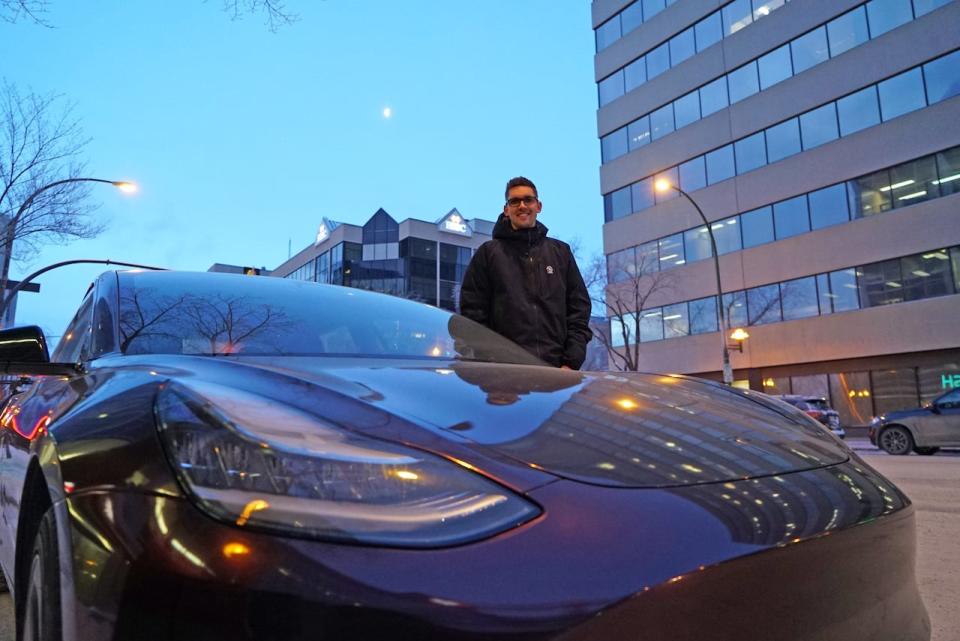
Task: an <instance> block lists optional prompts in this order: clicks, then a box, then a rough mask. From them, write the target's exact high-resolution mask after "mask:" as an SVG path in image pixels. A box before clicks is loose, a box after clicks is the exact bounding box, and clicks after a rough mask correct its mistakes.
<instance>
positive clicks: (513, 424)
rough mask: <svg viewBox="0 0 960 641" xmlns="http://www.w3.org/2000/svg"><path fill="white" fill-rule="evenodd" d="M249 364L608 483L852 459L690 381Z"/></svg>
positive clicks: (485, 369) (637, 483)
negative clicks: (365, 400)
mask: <svg viewBox="0 0 960 641" xmlns="http://www.w3.org/2000/svg"><path fill="white" fill-rule="evenodd" d="M243 362H244V363H245V364H248V365H260V366H262V367H264V368H267V369H270V370H271V371H277V372H282V373H284V374H285V375H287V376H289V377H291V378H292V379H295V380H308V381H311V382H313V383H315V384H316V385H320V386H324V387H330V388H331V389H337V390H339V391H341V393H344V394H350V395H351V396H353V397H354V398H357V399H363V398H366V399H367V400H368V402H369V403H370V405H372V406H374V407H376V408H381V409H383V410H384V411H385V412H388V413H389V414H391V415H393V416H397V417H400V418H402V419H405V420H406V421H408V422H410V423H413V424H416V425H419V426H422V427H424V428H426V429H428V430H430V431H431V432H433V433H434V434H438V435H444V436H447V437H448V438H451V439H457V440H462V439H467V440H469V441H470V442H471V443H473V444H475V446H476V448H477V450H480V451H485V452H496V453H497V454H500V455H506V456H509V457H510V458H512V459H514V460H517V461H519V462H522V463H524V464H526V465H531V466H535V467H536V468H538V469H543V470H545V471H547V472H550V473H554V474H557V475H560V476H563V477H566V478H572V479H577V480H581V481H585V482H589V483H596V484H601V485H614V486H628V487H668V486H675V485H693V484H699V483H712V482H717V481H727V480H735V479H742V478H754V477H759V476H769V475H773V474H778V473H788V472H791V471H799V470H806V469H813V468H817V467H821V466H824V465H831V464H835V463H840V462H843V461H845V460H847V456H848V450H846V449H845V448H844V447H843V446H842V445H840V444H839V443H838V442H837V441H836V439H834V438H833V437H832V436H830V435H829V434H827V433H826V432H825V431H824V430H823V428H822V427H820V426H819V425H818V424H817V423H816V422H814V421H812V420H810V419H809V417H806V416H805V415H803V414H802V413H799V412H798V413H796V414H795V415H789V414H784V413H780V412H779V411H777V410H776V409H775V406H773V405H765V404H763V402H761V401H760V400H759V399H758V400H757V401H754V400H752V399H751V398H749V397H742V396H741V395H740V394H737V393H732V392H731V391H729V390H726V389H722V388H716V387H713V386H710V385H706V384H704V383H701V382H698V381H695V380H693V379H685V378H674V377H667V376H657V375H643V374H639V375H629V374H622V375H621V374H617V375H614V374H586V373H581V372H572V371H566V370H557V369H551V368H542V367H528V366H521V365H499V364H489V363H466V362H449V363H446V364H444V365H443V366H436V367H422V366H412V365H410V364H408V365H407V366H405V367H387V366H383V365H381V366H374V367H367V366H365V364H364V363H357V362H349V361H344V360H339V361H334V360H329V359H310V358H291V359H286V360H284V361H283V362H279V361H277V360H276V359H272V360H271V361H265V360H261V359H245V360H244V361H243ZM292 384H294V385H296V383H292ZM271 393H274V392H271ZM299 402H301V403H305V402H307V401H304V400H303V399H301V400H300V401H299ZM355 427H360V426H355ZM360 429H363V430H364V431H366V432H368V433H370V434H377V433H382V432H381V431H378V430H377V429H376V428H373V429H364V428H360ZM386 435H387V436H393V437H405V438H412V439H415V438H416V435H415V434H386Z"/></svg>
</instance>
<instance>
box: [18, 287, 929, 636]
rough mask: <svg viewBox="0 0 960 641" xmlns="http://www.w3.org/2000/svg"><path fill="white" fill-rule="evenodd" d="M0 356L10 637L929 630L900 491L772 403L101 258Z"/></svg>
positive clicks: (456, 325) (426, 312) (449, 328)
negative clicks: (76, 293)
mask: <svg viewBox="0 0 960 641" xmlns="http://www.w3.org/2000/svg"><path fill="white" fill-rule="evenodd" d="M0 370H5V371H9V372H13V373H17V374H20V375H26V376H31V377H34V381H33V383H32V384H31V385H30V386H29V387H28V388H27V389H25V390H23V391H21V392H20V393H18V394H16V395H15V396H14V397H13V398H12V399H11V400H10V402H9V403H8V405H7V406H6V408H5V410H4V412H3V415H2V417H0V497H2V501H0V510H2V514H0V568H2V571H3V574H4V575H5V576H6V577H7V578H8V579H9V586H10V589H11V591H12V593H13V597H14V605H15V612H16V625H17V627H18V630H19V632H18V634H19V636H18V638H25V639H44V640H50V639H54V640H60V639H65V640H68V641H74V640H86V639H141V638H149V639H151V640H171V639H203V640H204V641H217V640H226V639H229V640H231V641H240V640H253V639H257V640H261V641H264V640H272V639H284V640H286V641H293V640H297V639H318V638H323V639H338V640H340V641H351V640H364V641H369V640H370V639H391V640H406V639H416V640H424V639H430V640H431V641H451V640H457V641H471V640H474V641H479V640H487V639H491V640H497V641H521V640H522V641H547V640H553V639H560V638H562V639H564V640H566V641H588V640H596V639H609V640H611V641H616V640H619V639H638V638H641V637H642V638H648V639H678V640H679V639H705V638H709V639H712V640H736V641H766V640H768V639H778V640H779V641H814V640H816V641H867V640H870V641H873V640H876V639H898V640H901V641H927V640H928V639H929V635H930V622H929V618H928V616H927V613H926V610H925V608H924V605H923V602H922V600H921V598H920V594H919V591H918V589H917V585H916V578H915V574H914V541H915V538H914V537H915V523H914V518H915V515H914V510H913V508H912V506H911V504H910V501H909V499H908V498H907V497H906V496H905V495H904V494H903V493H902V492H900V491H899V490H898V489H897V488H896V487H895V486H894V485H893V484H892V483H890V481H889V480H887V479H886V478H884V477H883V476H882V475H880V474H879V473H877V472H876V471H875V470H873V469H872V468H870V467H869V466H868V465H867V464H866V463H865V462H864V461H863V460H862V459H860V458H859V457H858V456H857V455H856V454H855V453H854V452H852V451H851V450H849V449H848V448H847V447H846V446H845V445H844V444H843V443H841V442H839V441H838V440H837V439H835V438H833V437H832V436H831V435H830V434H828V433H827V432H826V431H824V430H823V429H821V428H820V426H819V425H818V424H816V423H815V422H814V421H813V420H812V419H811V417H810V416H808V415H806V414H804V413H802V412H799V411H797V410H796V409H794V408H792V407H790V406H788V405H786V404H784V403H781V402H779V401H774V400H771V399H770V398H769V397H767V396H766V395H764V394H758V393H754V392H751V391H749V390H738V389H735V388H732V387H726V386H723V385H720V384H719V383H714V382H709V381H703V380H698V379H694V378H688V377H683V376H664V375H656V374H637V373H621V372H597V373H589V372H577V371H570V370H561V369H558V368H552V367H548V366H546V365H545V364H544V363H542V362H540V361H538V360H537V359H535V358H533V357H532V356H530V355H529V354H527V353H526V352H525V351H523V350H522V349H520V348H519V347H517V346H516V345H514V344H513V343H511V342H509V341H507V340H506V339H504V338H503V337H501V336H499V335H498V334H495V333H493V332H491V331H489V330H487V329H486V328H484V327H482V326H480V325H478V324H476V323H473V322H472V321H470V320H467V319H465V318H463V317H461V316H457V315H455V314H450V313H449V312H446V311H444V310H441V309H438V308H434V307H430V306H427V305H423V304H420V303H415V302H412V301H409V300H403V299H400V298H395V297H390V296H386V295H382V294H375V293H371V292H365V291H359V290H356V289H350V288H344V287H335V286H330V285H318V284H316V283H308V282H302V281H295V280H287V279H277V278H267V277H256V276H239V275H230V274H216V273H199V274H191V273H176V272H119V273H117V272H107V273H105V274H103V275H102V276H100V277H99V278H98V279H97V281H96V282H95V283H94V285H93V286H92V287H91V289H90V290H89V292H88V293H87V295H86V297H85V298H84V299H83V302H82V303H81V305H80V308H79V311H78V312H77V314H76V316H75V317H74V319H73V321H72V322H71V323H70V325H69V326H68V327H67V329H66V331H64V334H63V338H62V339H61V341H60V344H59V346H58V347H57V348H56V350H55V351H54V352H53V355H52V358H48V357H47V347H46V341H45V337H44V335H43V332H42V331H40V330H39V329H38V328H35V327H33V328H30V327H28V328H17V329H11V330H7V331H4V332H0ZM877 558H882V559H884V562H883V563H877V562H876V559H877ZM852 586H870V589H869V590H863V589H846V588H852ZM838 589H842V591H843V598H837V590H838ZM745 594H746V595H748V596H746V597H745V596H744V595H745ZM878 613H882V616H878Z"/></svg>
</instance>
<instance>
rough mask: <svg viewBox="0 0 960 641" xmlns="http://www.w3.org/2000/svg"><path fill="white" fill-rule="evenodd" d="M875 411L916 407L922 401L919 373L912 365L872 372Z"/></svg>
mask: <svg viewBox="0 0 960 641" xmlns="http://www.w3.org/2000/svg"><path fill="white" fill-rule="evenodd" d="M870 379H871V389H872V396H873V404H874V408H873V411H874V412H875V413H876V414H878V415H879V414H883V413H885V412H891V411H893V410H902V409H907V408H911V407H916V406H917V405H918V404H919V401H920V394H919V390H918V389H917V373H916V371H915V370H914V369H913V368H912V367H907V368H902V369H883V370H874V371H872V372H870Z"/></svg>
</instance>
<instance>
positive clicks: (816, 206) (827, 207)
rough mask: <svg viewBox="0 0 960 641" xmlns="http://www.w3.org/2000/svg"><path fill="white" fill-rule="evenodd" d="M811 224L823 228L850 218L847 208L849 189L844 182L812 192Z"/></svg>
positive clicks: (816, 227) (810, 199) (813, 226)
mask: <svg viewBox="0 0 960 641" xmlns="http://www.w3.org/2000/svg"><path fill="white" fill-rule="evenodd" d="M809 202H810V226H811V227H812V228H813V229H823V228H824V227H829V226H831V225H838V224H840V223H845V222H847V221H848V220H850V213H849V211H848V210H847V190H846V186H845V185H843V184H840V185H833V186H831V187H825V188H823V189H819V190H817V191H814V192H810V195H809Z"/></svg>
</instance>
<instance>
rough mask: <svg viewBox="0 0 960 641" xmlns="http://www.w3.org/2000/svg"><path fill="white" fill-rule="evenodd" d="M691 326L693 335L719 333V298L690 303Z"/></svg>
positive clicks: (711, 297)
mask: <svg viewBox="0 0 960 641" xmlns="http://www.w3.org/2000/svg"><path fill="white" fill-rule="evenodd" d="M689 325H690V333H691V334H706V333H709V332H715V331H717V298H716V296H707V297H706V298H698V299H697V300H692V301H690V304H689Z"/></svg>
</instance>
